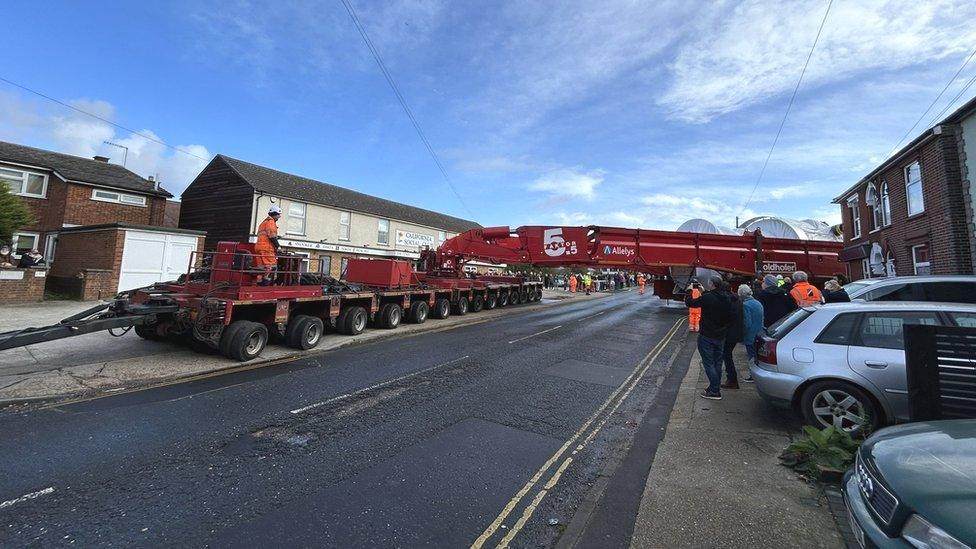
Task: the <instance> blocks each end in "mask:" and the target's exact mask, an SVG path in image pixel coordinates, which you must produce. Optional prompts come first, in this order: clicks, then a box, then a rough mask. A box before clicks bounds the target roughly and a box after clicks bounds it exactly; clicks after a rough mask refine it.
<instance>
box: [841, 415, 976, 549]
mask: <svg viewBox="0 0 976 549" xmlns="http://www.w3.org/2000/svg"><path fill="white" fill-rule="evenodd" d="M843 491H844V500H845V501H846V503H847V508H848V509H849V513H850V516H849V517H848V518H849V519H850V521H851V528H852V529H853V530H854V535H855V537H857V538H858V541H859V542H860V543H861V546H862V547H882V548H884V547H918V548H930V547H931V548H936V547H938V548H949V549H957V548H970V549H972V548H973V547H976V419H959V420H950V421H932V422H922V423H908V424H905V425H899V426H896V427H889V428H887V429H882V430H880V431H878V432H877V433H875V434H873V435H871V436H870V437H868V439H867V440H866V441H864V444H862V445H861V449H860V450H859V451H858V454H857V460H856V462H855V464H854V467H853V468H851V470H850V471H848V472H847V474H846V475H845V476H844V486H843Z"/></svg>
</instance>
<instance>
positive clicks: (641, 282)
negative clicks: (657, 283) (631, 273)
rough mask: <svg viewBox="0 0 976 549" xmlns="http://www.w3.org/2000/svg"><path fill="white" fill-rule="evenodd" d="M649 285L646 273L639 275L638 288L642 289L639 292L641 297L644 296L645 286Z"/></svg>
mask: <svg viewBox="0 0 976 549" xmlns="http://www.w3.org/2000/svg"><path fill="white" fill-rule="evenodd" d="M645 284H647V280H645V279H644V273H640V274H638V275H637V287H638V288H639V289H640V291H639V292H638V293H639V294H640V295H644V285H645Z"/></svg>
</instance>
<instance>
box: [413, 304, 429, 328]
mask: <svg viewBox="0 0 976 549" xmlns="http://www.w3.org/2000/svg"><path fill="white" fill-rule="evenodd" d="M429 314H430V305H427V302H426V301H414V302H413V303H411V304H410V322H413V323H414V324H423V323H424V322H425V321H426V320H427V315H429Z"/></svg>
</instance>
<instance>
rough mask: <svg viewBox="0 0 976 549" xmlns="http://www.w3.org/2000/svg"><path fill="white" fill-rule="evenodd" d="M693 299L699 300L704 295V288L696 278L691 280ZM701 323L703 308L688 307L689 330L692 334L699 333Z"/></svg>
mask: <svg viewBox="0 0 976 549" xmlns="http://www.w3.org/2000/svg"><path fill="white" fill-rule="evenodd" d="M691 284H692V287H691V298H692V299H698V298H699V297H701V294H702V292H701V291H702V286H701V284H699V283H698V281H697V280H695V279H694V278H693V279H691ZM700 322H701V307H688V330H690V331H692V332H697V331H698V325H699V323H700Z"/></svg>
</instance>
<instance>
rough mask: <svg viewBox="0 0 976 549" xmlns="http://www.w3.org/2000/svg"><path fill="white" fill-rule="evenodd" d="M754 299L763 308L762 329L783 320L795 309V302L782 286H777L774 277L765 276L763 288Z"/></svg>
mask: <svg viewBox="0 0 976 549" xmlns="http://www.w3.org/2000/svg"><path fill="white" fill-rule="evenodd" d="M756 299H757V300H758V301H759V303H762V306H763V327H765V328H769V326H770V325H771V324H773V323H774V322H776V321H777V320H779V319H781V318H783V317H784V316H786V315H787V314H789V313H790V312H792V311H793V310H795V309H796V302H795V301H793V298H792V297H790V294H789V292H787V291H786V290H785V289H784V288H783V287H782V286H777V280H776V277H775V276H773V275H766V277H765V278H763V288H762V290H761V291H760V292H759V293H758V294H756Z"/></svg>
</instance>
